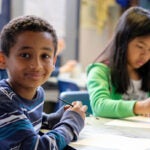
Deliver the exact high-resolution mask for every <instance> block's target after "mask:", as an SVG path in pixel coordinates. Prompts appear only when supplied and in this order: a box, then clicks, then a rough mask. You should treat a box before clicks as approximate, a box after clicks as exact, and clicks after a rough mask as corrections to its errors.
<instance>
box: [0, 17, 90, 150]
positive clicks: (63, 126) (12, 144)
mask: <svg viewBox="0 0 150 150" xmlns="http://www.w3.org/2000/svg"><path fill="white" fill-rule="evenodd" d="M1 50H2V53H3V55H4V59H5V63H3V65H4V66H3V67H4V68H6V69H7V72H8V76H9V77H8V79H4V80H1V81H0V149H1V150H7V149H13V150H14V149H15V150H19V149H21V150H27V149H28V150H37V149H38V150H51V149H53V150H54V149H59V150H61V149H64V148H65V147H66V146H67V144H69V143H70V142H71V141H73V140H77V137H78V134H79V132H80V131H81V129H82V128H83V126H84V118H85V112H86V110H87V107H86V106H83V105H82V104H81V103H80V102H78V101H76V102H74V103H73V105H74V107H69V106H66V107H65V108H61V109H60V110H59V111H58V112H56V113H54V114H51V115H46V114H42V111H43V100H44V92H43V89H42V87H41V86H40V85H42V84H43V83H44V82H46V80H47V79H48V78H49V76H50V74H51V72H52V71H53V70H54V65H55V62H56V55H55V54H56V50H57V37H56V34H55V31H54V29H53V28H52V26H51V25H50V24H49V23H48V22H46V21H45V20H43V19H41V18H38V17H36V16H22V17H18V18H16V19H13V20H12V21H10V22H9V23H8V24H7V25H5V26H4V28H3V30H2V32H1ZM42 125H44V127H46V128H47V129H51V130H50V131H49V132H48V133H46V134H43V135H39V131H40V129H41V126H42Z"/></svg>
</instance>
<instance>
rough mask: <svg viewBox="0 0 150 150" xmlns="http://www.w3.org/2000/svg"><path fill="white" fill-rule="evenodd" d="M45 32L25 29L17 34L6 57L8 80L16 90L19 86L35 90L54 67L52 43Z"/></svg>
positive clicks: (50, 37)
mask: <svg viewBox="0 0 150 150" xmlns="http://www.w3.org/2000/svg"><path fill="white" fill-rule="evenodd" d="M52 40H53V39H52V36H51V35H50V34H49V33H47V32H32V31H25V32H23V33H21V34H19V35H18V36H17V39H16V43H15V45H14V46H13V47H12V48H11V49H10V53H9V57H6V56H5V57H6V58H5V60H6V68H7V70H8V74H9V79H10V80H9V82H10V84H11V85H12V86H13V88H14V89H15V91H16V92H19V91H20V90H21V88H24V89H30V90H35V89H36V88H37V87H38V86H39V85H42V84H43V83H44V82H45V81H46V80H47V79H48V78H49V76H50V74H51V72H52V71H53V69H54V65H55V62H56V57H54V45H53V41H52Z"/></svg>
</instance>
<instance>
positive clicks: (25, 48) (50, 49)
mask: <svg viewBox="0 0 150 150" xmlns="http://www.w3.org/2000/svg"><path fill="white" fill-rule="evenodd" d="M27 49H33V47H31V46H22V47H21V48H20V50H27ZM40 49H41V50H47V51H52V50H53V49H52V48H51V47H41V48H40Z"/></svg>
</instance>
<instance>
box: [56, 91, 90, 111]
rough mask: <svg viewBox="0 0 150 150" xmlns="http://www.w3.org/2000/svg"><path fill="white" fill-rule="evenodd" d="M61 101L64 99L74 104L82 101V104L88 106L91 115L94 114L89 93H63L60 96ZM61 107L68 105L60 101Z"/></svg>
mask: <svg viewBox="0 0 150 150" xmlns="http://www.w3.org/2000/svg"><path fill="white" fill-rule="evenodd" d="M60 99H63V100H65V101H67V102H69V103H72V102H73V101H77V100H78V101H81V102H82V104H84V105H87V106H88V110H87V112H88V113H89V114H92V109H91V106H90V99H89V93H88V91H66V92H62V93H61V94H60ZM59 104H60V105H59V107H61V106H63V105H66V104H65V103H64V102H62V101H60V102H59Z"/></svg>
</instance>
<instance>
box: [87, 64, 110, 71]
mask: <svg viewBox="0 0 150 150" xmlns="http://www.w3.org/2000/svg"><path fill="white" fill-rule="evenodd" d="M93 69H95V70H103V71H104V72H105V71H106V72H107V71H109V70H110V68H109V66H108V65H107V64H105V63H92V64H89V65H88V66H87V69H86V71H87V74H88V73H89V72H90V71H91V70H93Z"/></svg>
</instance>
